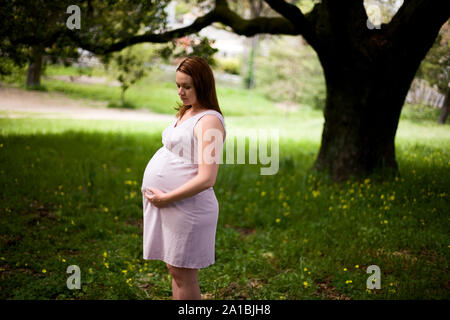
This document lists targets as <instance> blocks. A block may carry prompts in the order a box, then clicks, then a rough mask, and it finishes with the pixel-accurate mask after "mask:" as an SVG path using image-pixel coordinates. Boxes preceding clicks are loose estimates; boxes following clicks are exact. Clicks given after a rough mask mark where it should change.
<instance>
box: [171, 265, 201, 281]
mask: <svg viewBox="0 0 450 320" xmlns="http://www.w3.org/2000/svg"><path fill="white" fill-rule="evenodd" d="M166 266H167V268H168V269H169V273H170V275H171V276H172V277H173V279H174V280H175V282H176V283H177V285H179V286H182V285H187V284H191V283H195V282H197V271H198V270H197V269H188V268H179V267H175V266H172V265H170V264H166Z"/></svg>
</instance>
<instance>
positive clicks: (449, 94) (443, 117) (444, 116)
mask: <svg viewBox="0 0 450 320" xmlns="http://www.w3.org/2000/svg"><path fill="white" fill-rule="evenodd" d="M449 103H450V90H449V89H447V94H446V95H445V100H444V104H443V105H442V111H441V115H440V116H439V120H438V123H439V124H445V120H446V119H447V116H448V105H449Z"/></svg>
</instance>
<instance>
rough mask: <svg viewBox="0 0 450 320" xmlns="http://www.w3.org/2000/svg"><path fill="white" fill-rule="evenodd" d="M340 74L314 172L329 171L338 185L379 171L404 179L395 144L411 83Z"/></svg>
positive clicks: (332, 84) (331, 85)
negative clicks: (399, 172) (400, 174)
mask: <svg viewBox="0 0 450 320" xmlns="http://www.w3.org/2000/svg"><path fill="white" fill-rule="evenodd" d="M355 65H357V64H355ZM353 68H355V67H353ZM382 70H383V69H382ZM339 74H340V75H341V76H336V77H330V78H329V79H327V99H326V104H325V109H324V116H325V123H324V127H323V133H322V143H321V147H320V151H319V155H318V157H317V159H316V162H315V164H314V168H316V169H319V170H324V171H328V173H329V174H330V175H331V177H332V178H333V180H335V181H342V180H346V179H347V178H349V177H350V176H352V175H354V176H356V177H364V176H366V175H367V174H370V173H372V172H374V171H376V170H377V169H383V170H384V172H385V173H391V174H393V175H395V174H398V165H397V161H396V158H395V143H394V142H395V141H394V140H395V134H396V131H397V126H398V121H399V117H400V112H401V109H402V106H403V102H404V99H405V96H406V93H407V91H408V88H409V84H410V81H411V79H410V77H408V75H399V76H398V77H397V81H389V80H388V79H384V80H382V81H380V80H376V79H380V78H381V75H379V76H378V77H373V78H370V77H367V73H366V72H364V71H362V70H359V72H358V70H352V71H349V69H347V68H342V70H341V72H339Z"/></svg>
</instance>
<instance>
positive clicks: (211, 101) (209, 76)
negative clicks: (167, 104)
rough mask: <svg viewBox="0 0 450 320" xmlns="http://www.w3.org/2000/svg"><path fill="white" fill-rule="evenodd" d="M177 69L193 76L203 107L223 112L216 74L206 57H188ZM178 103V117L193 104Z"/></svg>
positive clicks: (198, 98) (196, 91) (199, 101)
mask: <svg viewBox="0 0 450 320" xmlns="http://www.w3.org/2000/svg"><path fill="white" fill-rule="evenodd" d="M176 71H180V72H183V73H185V74H187V75H189V76H191V78H192V80H193V82H194V89H195V93H196V95H197V100H198V103H199V104H200V105H201V106H202V107H203V108H207V109H212V110H216V111H217V112H219V113H220V114H222V111H221V110H220V107H219V102H218V100H217V94H216V84H215V81H214V74H213V71H212V69H211V67H210V66H209V64H208V62H206V60H205V59H203V58H201V57H197V56H190V57H187V58H185V59H184V60H183V61H182V62H181V63H180V65H179V66H178V68H177V70H176ZM177 104H178V108H177V107H175V110H177V111H178V112H177V114H176V117H177V118H181V117H182V116H183V114H184V113H185V112H186V110H187V109H189V108H190V107H191V106H190V105H184V104H180V103H178V102H177ZM222 116H223V114H222Z"/></svg>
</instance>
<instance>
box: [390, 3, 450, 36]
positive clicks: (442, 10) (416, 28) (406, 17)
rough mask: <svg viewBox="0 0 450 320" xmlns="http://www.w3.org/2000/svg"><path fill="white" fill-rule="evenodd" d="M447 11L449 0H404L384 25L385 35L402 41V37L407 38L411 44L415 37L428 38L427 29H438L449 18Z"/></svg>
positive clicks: (449, 8)
mask: <svg viewBox="0 0 450 320" xmlns="http://www.w3.org/2000/svg"><path fill="white" fill-rule="evenodd" d="M449 13H450V2H449V1H444V0H442V1H427V0H405V2H404V3H403V5H402V6H401V7H400V9H399V10H398V11H397V13H396V14H395V16H394V17H393V18H392V20H391V22H390V23H389V24H388V25H387V26H386V35H387V36H388V37H389V38H390V39H391V40H394V41H396V40H400V42H401V43H402V42H404V41H401V40H402V39H404V40H406V39H407V41H412V43H411V44H413V43H414V42H416V41H414V39H415V38H430V37H429V36H428V35H427V31H428V30H430V29H432V30H435V29H436V28H437V27H438V28H439V29H440V27H441V26H442V25H443V24H444V23H445V21H447V20H448V19H449ZM432 38H433V39H435V37H432Z"/></svg>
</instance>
